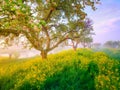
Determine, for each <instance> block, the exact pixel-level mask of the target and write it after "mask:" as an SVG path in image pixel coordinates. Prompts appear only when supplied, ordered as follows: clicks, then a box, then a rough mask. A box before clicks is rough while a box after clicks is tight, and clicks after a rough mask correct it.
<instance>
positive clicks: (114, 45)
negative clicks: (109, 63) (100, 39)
mask: <svg viewBox="0 0 120 90" xmlns="http://www.w3.org/2000/svg"><path fill="white" fill-rule="evenodd" d="M92 46H93V48H100V47H104V48H116V49H117V48H120V41H119V40H118V41H112V40H109V41H106V42H105V43H104V44H103V45H102V44H101V43H94V44H93V45H92Z"/></svg>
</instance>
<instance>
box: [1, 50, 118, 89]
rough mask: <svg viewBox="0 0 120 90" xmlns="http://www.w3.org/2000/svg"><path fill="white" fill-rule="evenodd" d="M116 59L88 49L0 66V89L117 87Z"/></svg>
mask: <svg viewBox="0 0 120 90" xmlns="http://www.w3.org/2000/svg"><path fill="white" fill-rule="evenodd" d="M119 71H120V61H118V60H116V59H114V58H110V57H109V56H108V55H106V54H105V53H104V52H93V51H91V50H90V49H78V50H77V52H74V51H73V50H68V51H62V52H60V53H57V54H51V55H49V56H48V59H47V60H45V61H43V60H41V58H39V57H34V58H29V59H24V60H17V61H16V62H13V63H10V64H9V63H6V64H5V65H3V66H0V90H10V89H12V90H112V89H113V90H119V89H120V77H119V76H120V72H119Z"/></svg>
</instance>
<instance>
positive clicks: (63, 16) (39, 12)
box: [0, 0, 99, 59]
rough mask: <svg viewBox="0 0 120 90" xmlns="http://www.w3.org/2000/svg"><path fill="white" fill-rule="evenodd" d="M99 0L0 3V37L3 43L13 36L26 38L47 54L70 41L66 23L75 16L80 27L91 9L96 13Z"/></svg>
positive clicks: (0, 1)
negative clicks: (87, 11)
mask: <svg viewBox="0 0 120 90" xmlns="http://www.w3.org/2000/svg"><path fill="white" fill-rule="evenodd" d="M98 2H99V0H0V36H1V38H3V37H5V38H4V39H5V40H6V43H9V41H11V40H14V38H15V37H22V36H25V37H26V38H27V40H28V41H29V43H30V44H31V45H32V46H33V47H34V48H35V49H37V50H39V51H40V52H41V56H42V58H43V59H45V58H47V53H48V52H49V51H51V50H53V49H54V48H56V47H57V46H58V45H59V44H60V43H62V42H64V41H65V40H67V39H68V38H69V34H71V33H70V32H73V30H70V29H69V27H68V25H67V24H68V23H69V22H70V21H71V18H72V17H77V18H76V19H77V21H79V25H83V23H82V22H81V20H84V18H85V17H86V15H87V14H86V13H85V11H84V9H85V8H86V6H90V7H91V8H92V9H93V10H95V4H97V3H98Z"/></svg>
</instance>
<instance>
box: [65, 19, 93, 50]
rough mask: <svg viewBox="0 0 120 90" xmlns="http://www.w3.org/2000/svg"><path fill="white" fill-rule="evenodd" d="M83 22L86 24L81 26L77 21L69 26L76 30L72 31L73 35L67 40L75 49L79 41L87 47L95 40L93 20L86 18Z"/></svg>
mask: <svg viewBox="0 0 120 90" xmlns="http://www.w3.org/2000/svg"><path fill="white" fill-rule="evenodd" d="M82 22H83V24H84V25H83V26H81V25H80V26H79V24H78V23H75V22H72V23H71V24H70V26H69V27H70V29H73V30H74V32H72V33H71V36H70V38H69V40H68V41H67V42H68V43H67V45H69V46H72V47H73V49H74V50H75V51H76V48H77V47H78V45H79V43H81V44H82V45H83V46H84V48H85V47H86V46H90V44H91V42H92V41H93V39H92V35H94V33H93V23H92V20H90V19H89V18H86V19H85V20H84V21H82Z"/></svg>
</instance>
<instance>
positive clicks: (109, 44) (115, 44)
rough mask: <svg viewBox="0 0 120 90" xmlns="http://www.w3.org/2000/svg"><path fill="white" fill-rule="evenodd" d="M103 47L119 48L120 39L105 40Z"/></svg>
mask: <svg viewBox="0 0 120 90" xmlns="http://www.w3.org/2000/svg"><path fill="white" fill-rule="evenodd" d="M104 47H107V48H120V41H106V42H105V43H104Z"/></svg>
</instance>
